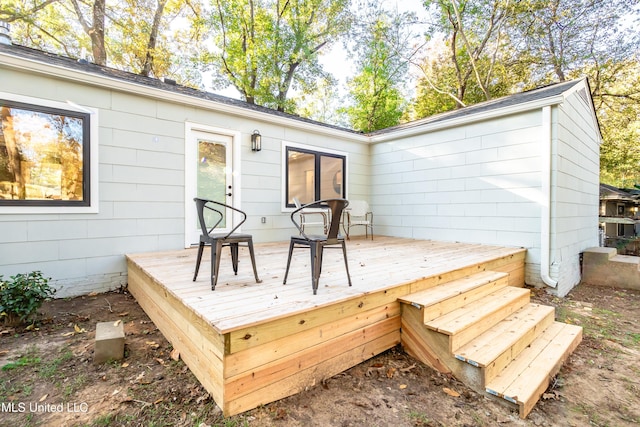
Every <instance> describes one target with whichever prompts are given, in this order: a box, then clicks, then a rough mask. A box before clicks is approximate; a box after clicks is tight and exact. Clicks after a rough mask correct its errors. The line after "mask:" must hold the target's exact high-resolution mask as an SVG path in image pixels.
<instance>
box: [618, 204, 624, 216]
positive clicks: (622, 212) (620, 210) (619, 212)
mask: <svg viewBox="0 0 640 427" xmlns="http://www.w3.org/2000/svg"><path fill="white" fill-rule="evenodd" d="M618 215H624V205H618Z"/></svg>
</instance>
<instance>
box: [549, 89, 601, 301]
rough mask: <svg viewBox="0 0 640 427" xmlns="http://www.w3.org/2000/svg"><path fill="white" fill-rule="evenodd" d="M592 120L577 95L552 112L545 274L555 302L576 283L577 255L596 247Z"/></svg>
mask: <svg viewBox="0 0 640 427" xmlns="http://www.w3.org/2000/svg"><path fill="white" fill-rule="evenodd" d="M593 118H594V115H593V112H592V108H591V105H590V104H588V103H587V102H586V101H585V100H584V98H582V97H581V96H579V94H578V93H577V92H573V93H571V94H570V95H569V96H568V97H567V99H566V100H565V102H563V103H562V104H561V105H560V106H559V108H558V123H557V135H556V139H557V141H556V144H555V147H554V163H555V166H556V171H555V182H554V184H555V186H554V187H555V191H554V193H552V197H553V199H552V201H553V203H554V206H555V211H554V217H555V218H554V220H555V223H554V222H552V224H551V226H552V231H553V233H554V234H555V235H554V236H553V237H554V238H553V239H552V242H554V241H555V245H553V244H552V247H551V268H552V270H554V271H555V272H556V275H557V276H556V277H557V280H558V288H557V293H558V295H560V296H564V295H566V294H567V293H568V292H569V291H570V290H571V288H573V287H574V286H575V285H577V284H578V283H579V282H580V278H581V271H580V253H581V252H583V251H584V250H585V249H587V248H590V247H593V246H598V244H599V243H598V206H599V178H600V176H599V168H600V163H599V159H600V154H599V148H600V146H599V140H598V135H599V133H598V130H597V128H596V123H595V122H594V120H593Z"/></svg>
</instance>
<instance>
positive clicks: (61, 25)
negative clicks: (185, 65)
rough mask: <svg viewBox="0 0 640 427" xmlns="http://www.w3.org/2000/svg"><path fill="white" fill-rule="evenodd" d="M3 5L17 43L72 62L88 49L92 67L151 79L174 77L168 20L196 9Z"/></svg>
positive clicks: (178, 0)
mask: <svg viewBox="0 0 640 427" xmlns="http://www.w3.org/2000/svg"><path fill="white" fill-rule="evenodd" d="M6 1H7V3H6V4H4V3H3V5H2V6H0V19H3V20H5V21H8V22H11V23H12V35H13V38H14V40H15V41H17V42H18V43H20V44H24V45H26V46H30V47H34V48H37V49H41V50H45V51H51V52H63V53H64V54H65V55H66V56H68V57H72V58H84V57H85V56H86V55H85V53H84V52H86V51H90V52H91V53H92V59H91V61H92V62H94V63H96V64H98V65H108V66H111V67H115V68H120V69H124V70H127V71H132V72H135V73H138V74H141V75H145V76H152V75H153V76H156V77H161V76H166V75H167V74H170V73H176V71H175V70H171V67H172V63H173V62H179V61H176V60H174V59H181V57H180V52H181V49H179V48H175V49H173V50H172V46H171V39H172V38H171V37H170V34H171V29H170V28H169V21H170V20H171V19H173V18H175V17H177V16H180V15H182V14H183V13H185V12H186V11H187V10H199V8H198V5H197V4H196V5H192V4H191V3H189V5H190V6H191V8H190V9H187V8H186V7H185V5H186V3H187V1H188V0H118V1H115V2H109V3H107V2H106V1H105V0H87V1H80V0H43V1H38V0H36V1H35V2H31V1H29V0H6ZM182 50H184V49H182ZM178 75H180V73H178ZM186 75H188V74H186ZM184 80H187V81H186V82H187V83H190V82H191V79H189V78H186V79H184Z"/></svg>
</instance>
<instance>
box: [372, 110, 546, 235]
mask: <svg viewBox="0 0 640 427" xmlns="http://www.w3.org/2000/svg"><path fill="white" fill-rule="evenodd" d="M540 123H541V116H540V113H539V112H537V113H536V112H534V113H529V114H521V115H518V116H510V117H506V118H503V119H501V120H500V121H499V122H498V121H494V122H484V123H481V124H474V125H470V126H461V127H459V128H456V129H448V130H442V131H438V132H433V133H429V134H425V135H420V136H414V137H412V138H408V139H405V140H403V141H392V142H386V143H379V144H377V145H375V146H374V147H373V154H372V164H373V168H372V170H374V171H375V174H374V175H373V176H372V186H373V188H375V189H376V191H375V195H374V200H375V203H374V211H375V212H376V227H377V228H378V230H380V233H383V234H389V235H399V236H403V237H414V238H422V239H437V240H445V241H463V242H469V243H486V244H499V245H510V246H532V245H533V246H536V245H539V212H540V206H539V203H540V201H541V192H540V169H541V168H540V147H539V139H540V138H539V135H540ZM498 129H500V131H498ZM525 224H526V225H525ZM531 224H538V227H537V228H536V227H532V226H531Z"/></svg>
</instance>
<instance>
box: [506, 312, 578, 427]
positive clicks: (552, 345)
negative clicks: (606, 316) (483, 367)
mask: <svg viewBox="0 0 640 427" xmlns="http://www.w3.org/2000/svg"><path fill="white" fill-rule="evenodd" d="M560 325H562V326H561V328H560V331H559V333H558V334H557V335H556V336H555V337H554V338H553V339H552V340H551V342H549V344H548V345H547V346H546V347H545V348H544V350H543V351H542V352H541V353H539V354H538V356H537V357H536V358H535V359H534V360H533V361H532V362H531V363H530V364H529V365H528V366H527V367H526V368H525V369H524V370H523V371H522V373H521V374H520V375H519V376H518V380H517V381H514V382H512V383H511V385H510V386H509V387H508V388H507V389H506V390H504V392H503V394H504V396H506V397H508V398H509V399H511V400H517V401H518V405H519V407H520V417H521V418H525V417H526V416H527V415H528V414H529V412H531V409H533V407H534V406H535V404H536V403H537V402H538V399H539V398H540V396H542V393H544V391H545V390H546V389H547V387H548V386H549V384H550V381H551V379H552V378H553V377H554V376H555V375H556V374H557V373H558V371H559V370H560V367H561V366H562V364H563V363H564V361H565V360H566V359H567V357H569V354H571V352H573V350H575V348H576V347H577V346H578V344H579V343H580V341H581V340H582V328H581V327H579V326H575V325H567V324H564V323H561V324H560Z"/></svg>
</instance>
